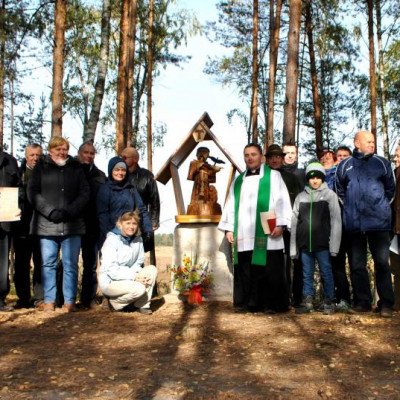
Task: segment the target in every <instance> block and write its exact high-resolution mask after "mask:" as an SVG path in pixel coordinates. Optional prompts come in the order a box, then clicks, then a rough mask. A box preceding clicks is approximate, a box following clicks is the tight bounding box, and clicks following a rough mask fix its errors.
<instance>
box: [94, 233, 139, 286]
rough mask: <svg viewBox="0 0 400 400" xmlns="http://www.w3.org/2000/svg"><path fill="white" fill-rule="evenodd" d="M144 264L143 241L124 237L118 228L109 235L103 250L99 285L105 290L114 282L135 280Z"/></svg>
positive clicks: (137, 238) (136, 237)
mask: <svg viewBox="0 0 400 400" xmlns="http://www.w3.org/2000/svg"><path fill="white" fill-rule="evenodd" d="M143 263H144V249H143V241H142V238H141V237H140V236H135V237H133V238H132V240H129V238H126V237H124V236H122V235H121V234H120V233H119V230H118V229H117V228H114V229H113V230H112V231H111V232H109V233H108V234H107V238H106V240H105V242H104V244H103V247H102V249H101V265H100V273H99V285H100V289H101V290H105V289H106V288H107V287H108V285H109V284H110V283H111V282H112V281H121V280H135V278H136V274H137V273H138V272H139V271H141V270H142V268H143Z"/></svg>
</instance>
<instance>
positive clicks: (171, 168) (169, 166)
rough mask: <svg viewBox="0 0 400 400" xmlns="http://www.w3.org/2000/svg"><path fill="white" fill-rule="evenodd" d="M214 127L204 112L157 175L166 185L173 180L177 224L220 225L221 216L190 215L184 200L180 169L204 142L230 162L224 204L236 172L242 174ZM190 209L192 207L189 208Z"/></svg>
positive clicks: (157, 178) (156, 177)
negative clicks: (215, 133)
mask: <svg viewBox="0 0 400 400" xmlns="http://www.w3.org/2000/svg"><path fill="white" fill-rule="evenodd" d="M213 125H214V123H213V121H212V120H211V118H210V116H209V115H208V113H207V112H204V113H203V115H202V116H201V117H200V119H199V120H198V121H197V122H196V123H195V124H194V125H193V127H192V128H191V129H190V130H189V132H188V134H187V135H186V137H185V138H184V140H183V141H182V143H181V144H180V146H179V147H178V148H177V149H176V150H175V151H174V153H173V154H172V155H171V156H170V157H169V158H168V160H167V161H166V162H165V164H164V165H163V166H162V167H161V169H160V170H159V172H158V173H157V174H156V176H155V179H156V180H157V181H158V182H160V183H162V184H164V185H166V184H167V183H168V182H169V180H170V179H171V178H172V183H173V188H174V194H175V200H176V208H177V213H178V215H177V216H176V217H175V221H176V222H177V223H184V224H185V223H187V224H189V223H207V222H212V223H218V222H219V220H220V217H221V215H213V214H210V215H204V213H203V214H202V213H197V214H188V213H187V208H186V207H185V203H184V200H183V194H182V187H181V181H180V177H179V167H180V166H181V165H182V164H183V163H184V162H185V160H186V159H187V158H188V156H189V155H190V154H191V153H192V151H193V150H194V149H195V148H196V146H198V145H199V143H202V142H203V141H212V142H214V143H215V145H216V146H217V147H218V149H219V150H220V151H221V152H222V153H223V154H224V156H225V157H226V158H227V159H228V161H229V162H230V164H231V165H230V167H229V168H230V170H229V178H228V181H227V187H226V190H225V197H224V203H225V200H226V198H227V195H228V191H229V188H230V185H231V182H232V180H233V179H234V177H235V175H236V171H238V172H239V173H240V172H242V171H241V168H240V167H239V166H238V165H237V163H236V162H235V161H234V160H233V158H232V156H231V155H230V154H229V152H228V151H227V150H226V148H225V147H223V145H222V144H221V143H220V141H219V140H218V139H217V137H216V136H215V135H214V133H213V132H212V131H211V127H212V126H213ZM189 208H190V207H189Z"/></svg>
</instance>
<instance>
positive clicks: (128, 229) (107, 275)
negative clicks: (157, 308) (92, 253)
mask: <svg viewBox="0 0 400 400" xmlns="http://www.w3.org/2000/svg"><path fill="white" fill-rule="evenodd" d="M101 254H102V256H101V266H100V272H99V285H100V288H101V291H102V292H103V294H104V295H105V296H107V297H108V298H109V301H110V305H111V307H112V308H113V310H115V311H121V310H123V308H125V307H126V306H127V305H129V304H131V303H133V304H134V306H135V307H137V308H138V309H139V311H140V312H141V313H142V314H148V315H149V314H152V311H151V309H150V300H151V294H152V292H153V287H154V284H155V282H156V279H157V268H156V267H155V266H154V265H148V266H147V267H143V263H144V249H143V242H142V238H141V237H140V231H139V215H138V213H137V212H132V211H128V212H125V213H123V214H122V215H121V216H120V217H119V218H118V220H117V224H116V227H115V228H114V229H113V230H112V231H111V232H109V233H108V234H107V238H106V240H105V242H104V245H103V247H102V249H101Z"/></svg>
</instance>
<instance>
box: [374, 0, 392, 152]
mask: <svg viewBox="0 0 400 400" xmlns="http://www.w3.org/2000/svg"><path fill="white" fill-rule="evenodd" d="M375 4H376V35H377V38H378V67H379V74H378V81H379V104H380V108H381V114H382V116H381V118H382V136H383V154H384V156H385V157H386V158H387V159H389V158H390V153H389V129H388V113H387V109H386V86H385V79H384V77H385V68H384V62H383V46H382V15H381V0H376V1H375Z"/></svg>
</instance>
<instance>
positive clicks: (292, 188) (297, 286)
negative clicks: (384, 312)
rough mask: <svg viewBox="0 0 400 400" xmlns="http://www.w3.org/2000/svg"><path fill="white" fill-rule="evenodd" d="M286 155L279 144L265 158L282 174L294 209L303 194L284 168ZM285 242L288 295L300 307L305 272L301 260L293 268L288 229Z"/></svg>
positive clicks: (284, 236) (272, 167)
mask: <svg viewBox="0 0 400 400" xmlns="http://www.w3.org/2000/svg"><path fill="white" fill-rule="evenodd" d="M296 153H297V150H296ZM285 155H286V154H285V153H284V152H283V151H282V148H281V147H280V146H278V145H277V144H271V146H269V147H268V149H267V153H266V154H265V157H266V161H267V165H268V166H269V167H270V168H271V169H275V170H277V171H279V172H280V174H281V176H282V179H283V181H284V182H285V185H286V188H287V190H288V192H289V197H290V205H291V206H292V207H293V204H294V200H295V199H296V196H297V195H298V194H299V193H300V192H301V189H300V183H299V181H298V179H297V177H296V176H295V175H294V174H293V173H292V172H289V171H287V170H285V169H284V168H283V160H284V157H285ZM283 241H284V243H285V269H286V282H287V287H288V293H289V296H290V300H291V303H293V304H294V305H296V306H297V305H300V303H301V299H302V289H303V276H302V271H303V270H302V266H301V261H300V260H293V268H292V260H291V259H290V232H289V230H288V229H287V228H285V229H284V231H283ZM292 275H293V279H292Z"/></svg>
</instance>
